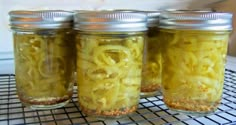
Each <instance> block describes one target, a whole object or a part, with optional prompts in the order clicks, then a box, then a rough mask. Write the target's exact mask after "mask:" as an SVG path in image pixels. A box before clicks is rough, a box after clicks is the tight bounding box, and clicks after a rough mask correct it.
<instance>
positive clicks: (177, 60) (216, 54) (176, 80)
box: [160, 11, 232, 115]
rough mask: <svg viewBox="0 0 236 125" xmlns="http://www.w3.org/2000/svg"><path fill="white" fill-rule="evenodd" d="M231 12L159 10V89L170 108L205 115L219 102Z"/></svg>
mask: <svg viewBox="0 0 236 125" xmlns="http://www.w3.org/2000/svg"><path fill="white" fill-rule="evenodd" d="M231 19H232V14H229V13H213V12H193V11H192V12H191V11H188V12H187V11H186V12H184V11H183V12H174V11H173V12H164V13H162V14H161V19H160V28H161V30H160V31H161V34H160V36H161V40H162V41H161V44H162V47H163V48H162V57H163V60H162V61H163V63H162V68H163V70H162V89H163V99H164V102H165V104H166V105H167V106H168V107H169V108H170V109H172V110H174V111H178V112H184V113H189V114H196V115H204V114H208V113H211V112H214V111H215V110H216V109H217V107H218V106H219V104H220V101H221V96H222V92H223V85H224V71H225V61H226V54H227V45H228V40H229V34H230V31H231V30H232V24H231V23H232V21H231Z"/></svg>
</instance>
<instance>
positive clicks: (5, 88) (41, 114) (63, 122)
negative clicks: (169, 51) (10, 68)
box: [0, 69, 236, 125]
mask: <svg viewBox="0 0 236 125" xmlns="http://www.w3.org/2000/svg"><path fill="white" fill-rule="evenodd" d="M76 93H77V92H76V88H75V89H74V95H73V98H72V99H71V101H70V103H69V104H67V105H66V106H65V107H62V108H59V109H55V110H43V111H39V110H31V109H28V108H25V107H23V106H22V104H21V103H20V101H19V100H18V98H17V95H16V87H15V77H14V75H13V74H12V75H9V74H1V75H0V125H12V124H39V125H67V124H78V125H80V124H90V125H116V124H123V125H124V124H125V125H126V124H132V125H139V124H141V125H159V124H168V125H169V124H177V125H182V124H184V125H185V124H191V125H203V124H206V125H215V124H216V125H218V124H227V125H236V72H235V71H231V70H228V69H227V70H226V72H225V84H224V91H223V98H222V101H221V105H220V106H219V108H218V110H217V111H216V112H214V113H213V114H210V115H208V116H203V117H201V116H198V117H197V116H190V115H184V114H179V113H174V112H172V111H170V110H169V109H168V108H167V107H166V106H165V105H164V103H163V101H162V96H155V97H151V98H143V99H141V100H140V103H139V108H138V110H137V111H136V112H135V113H134V114H132V115H129V116H127V117H125V118H121V119H116V120H104V121H103V120H97V119H94V118H90V117H87V116H86V115H84V114H83V113H82V112H81V110H80V109H79V105H78V103H77V96H76Z"/></svg>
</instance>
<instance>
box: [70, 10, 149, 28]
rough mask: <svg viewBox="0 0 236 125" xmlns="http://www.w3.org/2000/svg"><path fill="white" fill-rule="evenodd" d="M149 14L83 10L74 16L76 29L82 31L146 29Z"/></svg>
mask: <svg viewBox="0 0 236 125" xmlns="http://www.w3.org/2000/svg"><path fill="white" fill-rule="evenodd" d="M146 22H147V16H146V14H143V13H138V12H136V13H135V12H132V13H127V12H122V11H81V12H78V11H77V12H76V13H75V16H74V29H75V30H81V31H107V32H113V31H123V32H128V31H145V30H147V26H146Z"/></svg>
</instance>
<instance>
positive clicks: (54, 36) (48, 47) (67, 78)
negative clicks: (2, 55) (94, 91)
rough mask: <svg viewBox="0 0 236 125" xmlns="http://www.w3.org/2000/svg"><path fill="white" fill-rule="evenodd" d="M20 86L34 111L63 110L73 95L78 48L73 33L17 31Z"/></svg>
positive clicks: (15, 50)
mask: <svg viewBox="0 0 236 125" xmlns="http://www.w3.org/2000/svg"><path fill="white" fill-rule="evenodd" d="M14 53H15V68H16V69H15V74H16V87H17V93H18V96H19V98H20V100H21V101H22V102H23V103H24V104H25V105H26V106H30V107H31V108H36V109H51V108H56V107H61V106H63V105H64V104H65V103H67V102H68V101H69V99H70V98H71V97H72V94H73V82H74V76H73V75H74V71H75V47H74V39H73V34H72V33H71V31H68V30H54V31H52V30H51V31H50V30H47V31H46V30H45V31H34V32H29V31H27V32H23V31H21V32H14Z"/></svg>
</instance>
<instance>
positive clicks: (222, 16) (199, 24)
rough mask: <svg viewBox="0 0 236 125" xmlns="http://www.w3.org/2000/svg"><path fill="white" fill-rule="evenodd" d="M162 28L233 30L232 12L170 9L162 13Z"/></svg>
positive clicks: (160, 25)
mask: <svg viewBox="0 0 236 125" xmlns="http://www.w3.org/2000/svg"><path fill="white" fill-rule="evenodd" d="M159 27H160V28H164V29H188V30H214V31H217V30H232V14H230V13H216V12H207V11H168V12H163V13H161V15H160V24H159Z"/></svg>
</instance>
